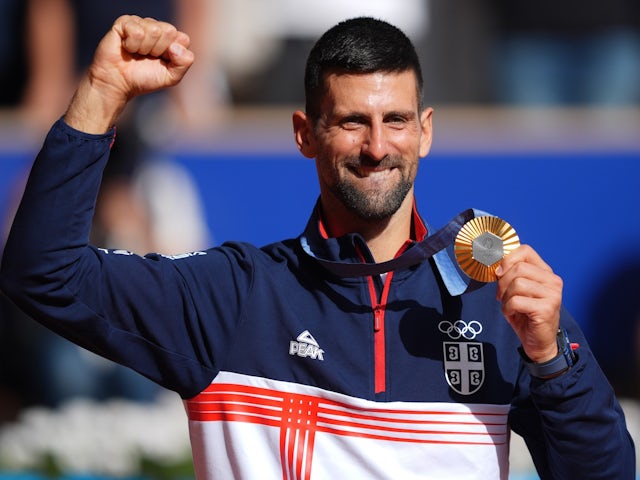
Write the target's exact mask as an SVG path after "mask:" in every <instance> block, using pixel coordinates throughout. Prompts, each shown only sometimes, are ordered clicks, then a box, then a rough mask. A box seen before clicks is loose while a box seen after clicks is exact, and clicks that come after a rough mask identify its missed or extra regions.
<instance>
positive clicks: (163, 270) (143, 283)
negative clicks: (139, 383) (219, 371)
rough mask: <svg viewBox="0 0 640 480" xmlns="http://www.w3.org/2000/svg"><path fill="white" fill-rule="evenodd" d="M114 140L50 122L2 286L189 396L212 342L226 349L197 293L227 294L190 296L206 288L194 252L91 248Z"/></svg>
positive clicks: (87, 343)
mask: <svg viewBox="0 0 640 480" xmlns="http://www.w3.org/2000/svg"><path fill="white" fill-rule="evenodd" d="M114 136H115V132H113V131H112V132H109V133H107V134H104V135H89V134H85V133H82V132H78V131H76V130H74V129H72V128H71V127H69V126H68V125H66V124H65V123H64V122H63V121H62V120H59V121H58V122H57V123H56V124H55V125H54V127H53V128H52V129H51V131H50V132H49V134H48V136H47V138H46V140H45V144H44V146H43V148H42V150H41V151H40V153H39V155H38V156H37V158H36V161H35V162H34V165H33V167H32V170H31V174H30V176H29V180H28V182H27V186H26V189H25V192H24V195H23V199H22V201H21V204H20V206H19V208H18V211H17V213H16V217H15V219H14V223H13V226H12V229H11V233H10V235H9V238H8V240H7V243H6V246H5V249H4V255H3V259H2V265H1V268H0V288H2V290H3V291H5V293H6V294H7V296H8V297H9V298H11V299H12V300H13V301H14V302H15V303H16V304H17V305H18V306H19V307H20V308H22V309H23V310H24V311H25V312H26V313H27V314H28V315H30V316H31V317H32V318H34V319H35V320H37V321H38V322H40V323H43V324H44V325H46V326H47V327H49V328H50V329H52V330H54V331H55V332H57V333H58V334H60V335H62V336H64V337H66V338H67V339H69V340H71V341H73V342H74V343H77V344H78V345H80V346H82V347H84V348H87V349H89V350H91V351H94V352H96V353H98V354H99V355H102V356H104V357H106V358H109V359H111V360H114V361H116V362H118V363H121V364H124V365H126V366H129V367H131V368H133V369H135V370H137V371H138V372H140V373H141V374H143V375H145V376H147V377H148V378H151V379H152V380H153V381H155V382H157V383H159V384H161V385H163V386H165V387H166V388H169V389H172V390H175V391H177V392H178V393H180V394H181V395H182V396H183V397H189V396H192V395H195V394H197V393H199V392H200V391H201V389H202V388H204V386H206V385H207V384H208V383H209V382H210V381H211V379H212V378H213V377H214V376H215V373H216V368H215V365H214V363H215V362H214V358H213V354H212V352H211V350H213V347H212V343H213V344H214V346H219V345H218V344H220V348H224V347H223V346H222V345H223V344H224V339H222V338H220V339H217V338H216V339H213V340H211V341H208V337H211V336H212V335H211V332H204V330H206V329H208V328H213V327H210V326H209V324H210V323H211V319H212V318H214V317H216V316H220V315H222V314H221V313H220V312H217V311H214V310H213V309H212V308H210V306H209V304H204V305H201V304H200V303H201V302H194V301H193V297H194V295H196V294H199V295H201V296H202V297H203V298H207V299H208V298H209V297H212V298H213V297H215V296H216V295H218V298H215V299H212V300H211V305H213V302H214V301H216V302H218V303H223V301H222V300H221V299H220V296H222V295H229V291H228V290H227V291H225V287H224V286H221V287H220V288H219V289H217V290H219V291H217V290H216V291H215V292H209V291H206V292H202V291H201V292H199V293H197V292H196V293H194V291H193V289H194V288H195V289H204V288H206V287H205V286H203V285H202V282H199V283H197V282H196V280H195V279H197V268H195V266H194V261H193V260H192V259H190V258H186V259H184V260H173V259H169V258H166V257H162V256H161V255H149V256H147V257H141V256H137V255H132V254H129V253H128V252H125V251H108V250H104V249H99V248H95V247H92V246H90V245H89V244H88V241H89V232H90V229H91V223H92V217H93V211H94V206H95V202H96V197H97V194H98V190H99V186H100V182H101V178H102V171H103V168H104V165H105V164H106V162H107V159H108V156H109V151H110V146H111V144H112V142H113V141H114ZM202 254H203V256H205V257H207V258H208V257H211V258H212V260H207V262H209V261H214V260H213V258H214V257H215V259H216V260H215V262H216V263H215V265H214V266H215V268H218V269H219V270H220V271H221V275H223V274H224V273H225V272H226V271H225V270H224V268H226V267H225V265H231V264H232V263H233V262H232V261H231V259H228V258H225V256H224V255H223V254H220V253H218V254H217V255H209V256H207V255H206V254H205V253H204V252H202ZM207 265H208V266H209V264H207ZM189 283H190V285H189ZM212 290H213V289H212ZM196 303H197V304H198V305H196ZM233 309H234V306H233V305H231V302H229V301H228V300H227V302H226V308H225V311H224V314H225V315H227V318H233V317H234V315H235V316H237V312H234V310H233ZM218 330H220V329H217V330H216V331H218ZM203 332H204V333H203ZM216 342H218V343H216Z"/></svg>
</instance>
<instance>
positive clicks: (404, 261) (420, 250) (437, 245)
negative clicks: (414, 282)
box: [301, 209, 486, 295]
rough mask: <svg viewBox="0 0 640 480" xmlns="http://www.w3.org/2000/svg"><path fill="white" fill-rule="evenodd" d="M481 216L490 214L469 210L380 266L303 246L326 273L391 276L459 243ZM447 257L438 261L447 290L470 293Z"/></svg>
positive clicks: (352, 275)
mask: <svg viewBox="0 0 640 480" xmlns="http://www.w3.org/2000/svg"><path fill="white" fill-rule="evenodd" d="M480 215H486V214H485V213H484V212H480V211H478V210H475V209H468V210H465V211H463V212H462V213H460V214H458V215H457V216H456V217H454V218H453V219H451V220H450V221H449V223H447V224H446V225H445V226H444V227H442V228H441V229H439V230H438V231H436V232H435V233H434V234H433V235H429V236H427V237H426V238H424V239H423V240H421V241H420V242H417V243H416V244H415V245H414V246H413V248H410V249H408V250H407V251H405V252H404V253H403V254H401V255H400V256H398V257H396V258H394V259H392V260H388V261H386V262H380V263H349V262H337V261H333V260H327V259H324V258H320V257H317V256H316V255H315V254H314V253H313V252H312V251H311V247H310V246H309V243H308V241H307V239H306V238H305V237H302V238H301V244H302V248H303V249H304V251H305V252H306V253H307V254H308V255H309V256H311V257H313V258H314V259H315V260H316V261H317V262H318V263H320V265H322V266H323V267H324V268H325V269H327V270H328V271H330V272H331V273H333V274H335V275H337V276H339V277H362V276H369V275H381V274H383V273H385V272H390V271H391V270H398V269H402V268H407V267H410V266H413V265H416V264H418V263H421V262H423V261H425V260H427V259H429V258H431V257H433V256H434V255H436V254H437V253H438V252H441V251H442V250H444V249H445V248H446V247H447V246H449V245H451V244H452V243H453V242H454V241H455V238H456V235H457V234H458V232H459V231H460V229H461V228H462V226H463V225H464V224H465V223H467V222H468V221H469V220H471V219H473V218H475V217H477V216H480ZM443 253H444V254H445V255H438V258H436V264H437V266H438V268H439V269H440V271H441V273H442V274H443V276H448V277H450V278H449V279H448V281H447V282H446V283H448V285H447V287H448V289H449V291H450V293H451V294H452V295H459V294H461V293H462V292H464V291H465V290H466V288H467V287H468V283H469V280H464V279H462V277H461V276H460V275H459V274H458V272H457V270H456V269H455V267H454V266H453V262H452V261H451V259H450V258H449V256H448V255H446V252H443ZM452 274H455V275H452Z"/></svg>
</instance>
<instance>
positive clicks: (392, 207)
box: [294, 71, 432, 223]
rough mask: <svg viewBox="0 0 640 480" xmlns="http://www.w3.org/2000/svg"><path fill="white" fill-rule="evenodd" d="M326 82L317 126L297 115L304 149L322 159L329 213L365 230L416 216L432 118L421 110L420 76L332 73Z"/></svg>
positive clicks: (325, 204)
mask: <svg viewBox="0 0 640 480" xmlns="http://www.w3.org/2000/svg"><path fill="white" fill-rule="evenodd" d="M325 82H326V83H325V86H326V95H325V97H324V100H323V102H322V104H321V109H320V117H319V119H318V121H317V123H316V125H315V126H314V125H313V123H312V122H311V120H310V119H308V118H306V117H305V119H304V120H305V121H304V123H303V122H302V119H299V120H298V122H296V118H295V115H294V127H295V128H296V139H297V140H298V145H299V146H300V149H301V151H302V152H303V153H304V154H305V155H306V156H308V157H312V158H315V159H316V167H317V171H318V179H319V182H320V192H321V201H322V205H323V208H324V212H325V214H327V215H331V216H333V217H334V218H335V216H336V215H338V216H341V217H342V218H347V219H349V218H350V219H352V221H355V222H356V223H362V222H377V221H380V220H386V219H389V218H390V217H392V216H393V215H394V214H396V212H398V211H405V212H406V211H409V212H410V209H411V206H412V204H413V182H414V180H415V178H416V174H417V171H418V163H419V159H420V157H423V156H425V155H427V153H428V152H429V148H430V145H431V113H432V111H431V109H426V110H424V111H423V112H420V111H419V106H418V105H419V102H418V93H417V88H416V78H415V75H414V73H413V72H412V71H404V72H400V73H396V72H375V73H370V74H369V73H367V74H330V75H328V76H327V77H326V79H325ZM297 113H300V112H297ZM301 115H304V114H301Z"/></svg>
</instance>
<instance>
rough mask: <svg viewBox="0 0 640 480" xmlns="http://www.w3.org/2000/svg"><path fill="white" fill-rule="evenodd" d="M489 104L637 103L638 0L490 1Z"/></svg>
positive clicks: (639, 99) (639, 53)
mask: <svg viewBox="0 0 640 480" xmlns="http://www.w3.org/2000/svg"><path fill="white" fill-rule="evenodd" d="M492 1H493V3H494V6H495V8H496V13H497V19H498V31H497V33H498V38H497V44H496V59H495V61H496V64H495V65H496V70H495V72H496V77H495V82H494V86H495V88H496V90H495V98H496V100H498V101H499V102H503V103H509V104H521V105H594V106H616V105H617V106H620V105H627V106H628V105H632V104H638V103H640V2H638V0H563V1H561V2H556V1H554V0H542V1H538V2H531V1H527V0H492Z"/></svg>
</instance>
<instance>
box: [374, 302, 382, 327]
mask: <svg viewBox="0 0 640 480" xmlns="http://www.w3.org/2000/svg"><path fill="white" fill-rule="evenodd" d="M381 327H382V309H381V308H380V306H379V305H376V306H375V307H374V309H373V331H374V332H379V331H380V328H381Z"/></svg>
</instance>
